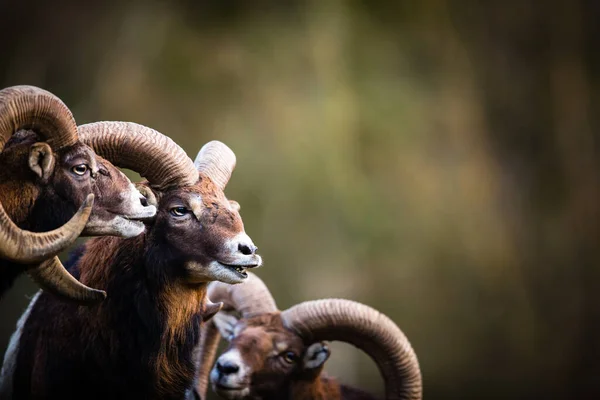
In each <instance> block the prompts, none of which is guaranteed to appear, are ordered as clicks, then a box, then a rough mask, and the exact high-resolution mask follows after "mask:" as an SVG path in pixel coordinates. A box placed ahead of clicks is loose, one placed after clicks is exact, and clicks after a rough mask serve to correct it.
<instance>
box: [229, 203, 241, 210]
mask: <svg viewBox="0 0 600 400" xmlns="http://www.w3.org/2000/svg"><path fill="white" fill-rule="evenodd" d="M229 205H230V206H231V209H232V210H234V211H237V212H240V208H241V207H240V203H238V202H237V201H235V200H229Z"/></svg>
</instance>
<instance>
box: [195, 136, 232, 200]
mask: <svg viewBox="0 0 600 400" xmlns="http://www.w3.org/2000/svg"><path fill="white" fill-rule="evenodd" d="M235 162H236V159H235V154H234V153H233V151H231V149H230V148H229V147H227V145H225V144H224V143H222V142H219V141H218V140H213V141H211V142H208V143H206V144H205V145H204V146H202V148H201V149H200V151H199V152H198V155H197V156H196V160H195V161H194V165H196V168H197V169H198V172H200V173H201V174H204V175H206V176H208V177H209V178H210V179H211V180H212V181H213V182H214V184H215V185H217V187H219V188H220V189H221V190H225V186H226V185H227V182H229V178H231V173H232V172H233V169H234V168H235Z"/></svg>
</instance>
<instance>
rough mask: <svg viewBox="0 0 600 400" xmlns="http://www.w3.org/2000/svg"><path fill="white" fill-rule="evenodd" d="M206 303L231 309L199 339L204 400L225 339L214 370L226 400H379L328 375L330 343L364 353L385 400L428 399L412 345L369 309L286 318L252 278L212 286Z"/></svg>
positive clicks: (332, 306)
mask: <svg viewBox="0 0 600 400" xmlns="http://www.w3.org/2000/svg"><path fill="white" fill-rule="evenodd" d="M208 297H209V299H210V300H211V301H214V302H223V303H224V304H225V305H224V307H223V310H222V311H220V312H219V313H217V314H216V315H215V317H213V319H211V320H209V321H208V322H206V323H205V324H204V327H203V331H202V335H201V337H202V340H201V343H202V346H201V350H200V355H199V360H200V367H199V376H198V385H197V389H198V392H199V394H200V396H201V397H202V398H205V397H204V396H205V393H206V390H207V387H208V379H209V371H211V367H212V364H213V361H214V357H215V352H216V349H217V346H218V342H219V338H220V336H223V337H224V338H225V339H226V340H227V341H229V346H228V348H227V349H226V350H225V352H224V353H223V354H222V355H221V356H220V357H219V358H218V359H217V362H216V364H215V365H214V368H212V371H211V372H210V381H211V383H212V387H213V389H214V390H215V391H216V392H217V394H219V395H220V396H221V397H223V398H225V399H255V400H256V399H263V400H267V399H281V400H286V399H287V400H300V399H302V400H316V399H320V400H325V399H328V400H335V399H375V398H376V397H375V396H373V395H371V394H369V393H367V392H364V391H362V390H360V389H357V388H354V387H351V386H348V385H344V384H340V383H339V382H338V381H337V380H336V379H334V378H331V377H328V376H326V375H325V373H323V372H322V369H323V366H324V364H325V361H326V360H327V359H328V357H329V354H330V352H329V348H328V347H327V344H326V343H325V342H324V341H326V340H329V341H330V340H339V341H342V342H346V343H350V344H352V345H354V346H356V347H358V348H359V349H362V350H363V351H365V352H366V353H367V354H368V355H369V356H370V357H371V358H372V359H373V360H374V361H375V363H376V364H377V366H378V367H379V370H380V371H381V373H382V375H383V378H384V381H385V392H386V397H385V398H386V399H402V400H419V399H421V398H422V383H421V372H420V369H419V363H418V361H417V356H416V354H415V352H414V351H413V349H412V347H411V345H410V343H409V341H408V339H407V338H406V336H405V335H404V334H403V333H402V331H401V330H400V329H399V328H398V327H397V326H396V324H394V322H393V321H392V320H390V319H389V318H388V317H386V316H385V315H383V314H381V313H380V312H378V311H377V310H374V309H373V308H371V307H368V306H366V305H363V304H360V303H357V302H354V301H350V300H342V299H324V300H316V301H307V302H304V303H301V304H298V305H296V306H294V307H291V308H289V309H287V310H285V311H283V312H280V311H279V310H278V309H277V306H276V305H275V300H274V299H273V297H272V296H271V294H270V292H269V290H268V289H267V287H266V286H265V284H264V283H263V281H262V280H260V278H258V277H257V276H256V275H253V274H250V276H249V277H248V280H247V281H246V282H244V283H242V284H240V285H235V286H231V285H225V284H222V283H220V282H213V283H211V284H210V285H209V289H208ZM228 311H235V312H237V313H239V314H241V318H240V319H238V318H237V317H236V316H235V313H231V312H228Z"/></svg>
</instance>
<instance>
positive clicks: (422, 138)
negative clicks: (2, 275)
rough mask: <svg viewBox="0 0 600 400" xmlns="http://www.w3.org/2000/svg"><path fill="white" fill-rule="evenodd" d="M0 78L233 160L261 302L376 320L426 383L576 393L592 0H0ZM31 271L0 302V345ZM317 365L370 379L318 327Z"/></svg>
mask: <svg viewBox="0 0 600 400" xmlns="http://www.w3.org/2000/svg"><path fill="white" fill-rule="evenodd" d="M0 15H3V16H4V18H3V20H4V22H3V24H2V26H0V43H1V44H2V58H1V62H0V83H2V87H5V86H9V85H14V84H22V83H27V84H34V85H38V86H41V87H43V88H45V89H48V90H50V91H52V92H53V93H55V94H57V95H58V96H59V97H61V98H62V99H63V100H64V101H65V102H66V103H67V105H68V106H69V107H71V109H72V110H73V112H74V114H75V117H76V119H77V121H78V123H80V124H81V123H86V122H91V121H97V120H129V121H135V122H138V123H142V124H145V125H148V126H151V127H153V128H155V129H158V130H159V131H161V132H163V133H165V134H167V135H169V136H170V137H172V138H173V139H174V140H176V141H177V142H178V143H179V144H180V145H181V146H182V147H183V148H184V149H185V150H186V151H187V152H188V154H189V155H190V156H191V157H193V156H195V153H196V152H197V151H198V150H199V149H200V147H201V145H202V144H204V143H205V142H207V141H209V140H211V139H219V140H222V141H224V142H225V143H227V144H228V145H229V146H230V147H231V148H232V149H233V150H234V151H235V152H236V154H237V156H238V164H237V169H236V171H235V172H234V175H233V178H232V180H231V182H230V184H229V186H228V189H227V191H228V196H229V197H230V198H233V199H236V200H238V201H239V202H240V203H241V205H242V216H243V217H244V220H245V225H246V229H247V232H248V233H249V234H250V235H251V237H252V238H253V239H254V241H255V243H257V245H258V246H259V247H260V250H261V254H262V255H263V256H264V259H265V267H264V268H263V269H261V270H259V271H258V273H259V275H260V276H261V277H262V278H263V279H264V280H265V281H266V282H267V284H268V285H269V287H270V288H271V290H272V292H273V294H274V296H275V298H276V299H277V300H278V304H279V306H280V307H281V308H286V307H288V306H290V305H292V304H295V303H297V302H300V301H303V300H308V299H316V298H323V297H334V296H339V297H345V298H350V299H354V300H357V301H361V302H363V303H366V304H369V305H371V306H373V307H375V308H377V309H379V310H381V311H382V312H384V313H386V314H387V315H389V316H390V317H392V318H393V319H394V320H395V321H396V322H397V323H398V325H399V326H400V327H401V328H402V329H403V330H404V331H405V332H406V334H407V335H408V337H409V338H410V339H411V342H412V343H413V345H414V347H415V349H416V351H417V354H418V356H419V359H420V362H421V366H422V369H423V374H424V384H425V396H426V398H429V399H435V398H475V397H479V398H511V399H521V398H531V397H532V396H540V397H543V398H546V399H551V398H556V399H559V398H560V399H592V398H599V397H600V379H599V378H598V376H599V374H600V360H599V356H600V340H599V339H598V338H599V337H600V306H599V304H600V301H599V300H600V294H599V292H600V279H599V278H600V271H599V270H598V266H599V264H600V263H599V261H600V254H599V252H598V251H597V245H598V243H599V242H598V219H599V212H598V211H599V207H598V205H599V202H598V200H599V189H600V185H599V171H600V169H599V168H600V165H599V164H600V163H599V158H598V150H599V145H598V139H597V135H596V132H597V131H598V129H599V128H600V113H599V111H600V110H599V107H598V105H599V101H600V90H599V85H600V82H599V78H600V75H599V73H598V71H600V52H598V48H599V45H600V41H599V39H600V25H598V22H597V21H598V19H599V17H600V3H598V2H595V1H592V0H578V1H566V0H565V1H549V2H544V3H542V2H537V1H535V0H525V1H520V2H512V1H491V2H477V1H460V2H459V1H450V0H423V1H404V2H400V1H398V2H382V1H369V2H367V1H358V0H353V1H350V0H349V1H341V0H332V1H309V2H300V1H290V2H275V1H259V2H252V3H250V2H242V1H233V0H228V1H210V2H206V1H172V2H160V1H137V2H136V1H133V2H118V1H115V0H111V1H104V2H98V3H89V2H77V1H74V0H58V1H54V2H42V1H20V2H7V1H5V2H1V3H0ZM34 290H35V289H34V287H33V286H32V285H31V284H30V283H29V282H28V281H27V280H26V279H23V280H21V281H20V282H19V284H18V285H17V287H16V288H15V289H14V290H13V291H12V292H11V293H10V295H9V296H8V297H7V298H6V299H4V301H3V302H2V303H0V315H2V316H3V317H2V324H1V325H0V349H1V350H0V351H2V352H3V351H4V349H5V348H6V344H7V342H8V337H9V335H10V333H11V332H12V331H13V330H14V324H15V321H16V319H17V317H18V315H19V314H20V313H21V312H22V310H23V309H24V308H25V306H26V303H27V296H30V295H31V294H32V293H33V292H34ZM334 351H335V353H334V355H333V357H332V359H331V360H330V361H329V363H328V370H329V371H330V372H331V373H332V374H334V375H338V376H341V377H342V379H343V380H344V381H346V382H349V383H355V384H357V385H360V386H362V387H364V388H369V389H372V390H375V391H380V392H381V379H380V378H379V376H378V373H377V371H376V369H375V368H374V366H373V364H372V363H371V362H370V361H369V360H368V359H367V358H366V357H364V355H362V354H358V352H357V351H355V350H353V349H352V348H350V347H349V346H335V347H334Z"/></svg>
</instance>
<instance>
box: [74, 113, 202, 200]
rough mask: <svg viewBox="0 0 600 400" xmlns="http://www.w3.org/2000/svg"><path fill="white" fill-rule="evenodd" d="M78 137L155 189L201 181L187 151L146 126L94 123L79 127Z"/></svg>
mask: <svg viewBox="0 0 600 400" xmlns="http://www.w3.org/2000/svg"><path fill="white" fill-rule="evenodd" d="M79 139H80V140H81V141H82V142H83V143H85V144H87V145H88V146H90V147H91V148H92V149H94V151H95V152H96V153H97V154H98V155H100V156H101V157H104V158H106V159H107V160H109V161H110V162H112V163H113V164H115V165H116V166H119V167H122V168H129V169H131V170H133V171H136V172H137V173H139V174H140V175H141V176H143V177H144V178H146V179H147V180H148V182H149V183H150V186H152V188H154V189H157V190H161V191H163V190H166V189H168V188H172V187H181V186H191V185H193V184H195V183H196V182H197V181H198V171H197V170H196V169H195V167H194V163H193V162H192V160H191V159H190V158H189V157H188V155H187V154H186V153H185V151H184V150H183V149H182V148H181V147H179V145H177V143H175V142H174V141H173V140H171V139H170V138H169V137H167V136H165V135H163V134H162V133H160V132H158V131H156V130H154V129H151V128H148V127H147V126H144V125H140V124H136V123H133V122H116V121H115V122H113V121H110V122H109V121H103V122H94V123H90V124H85V125H80V126H79Z"/></svg>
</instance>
